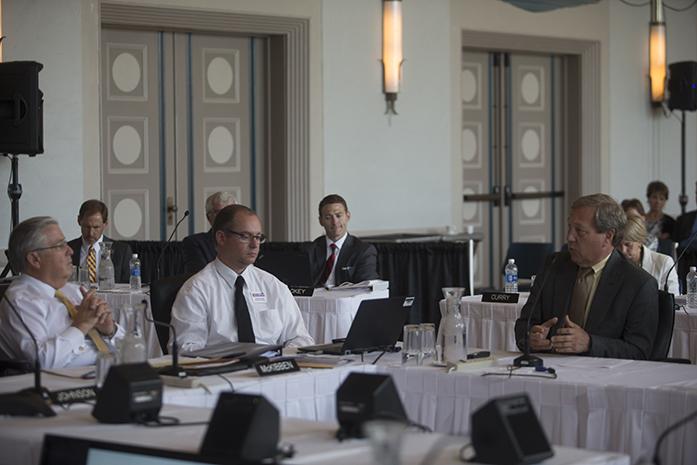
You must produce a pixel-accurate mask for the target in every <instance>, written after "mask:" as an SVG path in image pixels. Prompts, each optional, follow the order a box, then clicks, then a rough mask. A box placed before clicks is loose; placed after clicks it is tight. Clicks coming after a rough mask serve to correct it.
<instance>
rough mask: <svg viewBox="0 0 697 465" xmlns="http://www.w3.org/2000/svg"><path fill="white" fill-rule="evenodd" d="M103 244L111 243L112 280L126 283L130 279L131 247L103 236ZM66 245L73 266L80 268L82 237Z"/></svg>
mask: <svg viewBox="0 0 697 465" xmlns="http://www.w3.org/2000/svg"><path fill="white" fill-rule="evenodd" d="M102 241H103V242H111V243H112V246H111V261H112V262H113V263H114V280H115V281H116V282H117V283H128V282H129V281H130V278H131V270H130V267H129V262H130V261H131V256H132V255H133V251H132V250H131V246H130V245H128V244H126V243H125V242H119V241H115V240H113V239H110V238H108V237H106V236H104V239H102ZM68 245H69V246H70V248H71V249H73V265H76V266H80V249H81V248H82V237H78V238H77V239H73V240H72V241H70V242H68Z"/></svg>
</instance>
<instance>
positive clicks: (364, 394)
mask: <svg viewBox="0 0 697 465" xmlns="http://www.w3.org/2000/svg"><path fill="white" fill-rule="evenodd" d="M336 418H337V420H338V421H339V431H338V432H337V437H338V438H339V439H344V438H362V437H363V424H364V423H365V422H366V421H370V420H377V419H383V420H395V421H401V422H404V423H408V422H409V419H408V418H407V413H406V411H405V410H404V405H402V400H401V399H400V397H399V393H398V392H397V388H396V387H395V384H394V381H393V380H392V377H391V376H390V375H375V374H367V373H350V374H349V375H348V376H347V377H346V379H345V380H344V382H343V383H341V386H339V389H338V390H337V391H336Z"/></svg>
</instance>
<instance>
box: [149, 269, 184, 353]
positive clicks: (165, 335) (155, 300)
mask: <svg viewBox="0 0 697 465" xmlns="http://www.w3.org/2000/svg"><path fill="white" fill-rule="evenodd" d="M190 277H191V274H190V273H187V274H180V275H176V276H168V277H166V278H162V279H158V280H157V281H155V282H153V283H152V284H151V285H150V305H151V307H152V316H153V318H154V319H155V320H157V321H161V322H163V323H169V322H170V320H171V319H172V304H174V299H175V298H176V297H177V292H179V289H180V288H181V287H182V285H183V284H184V283H185V282H186V280H187V279H189V278H190ZM155 330H156V331H157V339H158V340H159V341H160V347H162V352H163V353H165V354H166V353H168V351H167V342H168V341H169V330H168V329H167V328H163V327H161V326H157V325H156V326H155Z"/></svg>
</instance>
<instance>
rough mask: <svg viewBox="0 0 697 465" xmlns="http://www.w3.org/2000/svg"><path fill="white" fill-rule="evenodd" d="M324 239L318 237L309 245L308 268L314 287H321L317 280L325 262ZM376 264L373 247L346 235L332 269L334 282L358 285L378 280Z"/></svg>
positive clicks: (376, 256) (325, 249) (325, 248)
mask: <svg viewBox="0 0 697 465" xmlns="http://www.w3.org/2000/svg"><path fill="white" fill-rule="evenodd" d="M325 237H326V236H320V237H318V238H317V239H315V240H314V241H312V244H311V245H310V250H309V255H310V266H311V269H312V276H313V277H314V280H315V286H319V285H321V283H320V282H319V280H320V278H321V277H322V271H324V264H325V263H326V262H327V241H326V239H325ZM377 262H378V252H377V250H375V246H374V245H372V244H368V243H366V242H363V241H362V240H360V239H358V238H357V237H355V236H352V235H350V234H347V235H346V240H345V241H344V244H343V245H342V246H341V250H340V251H339V257H338V258H337V261H336V267H335V268H334V281H335V282H336V284H341V283H344V282H346V281H348V282H352V283H358V282H361V281H366V280H368V279H380V277H379V276H378V272H377Z"/></svg>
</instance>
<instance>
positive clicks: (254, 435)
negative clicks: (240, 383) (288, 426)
mask: <svg viewBox="0 0 697 465" xmlns="http://www.w3.org/2000/svg"><path fill="white" fill-rule="evenodd" d="M280 431H281V426H280V420H279V415H278V410H277V409H276V407H274V406H273V405H271V403H270V402H269V401H268V400H266V398H265V397H264V396H260V395H252V394H237V393H232V392H223V393H221V394H220V396H219V397H218V403H217V404H216V405H215V410H214V411H213V416H212V418H211V421H210V423H209V424H208V430H207V431H206V436H205V437H204V438H203V443H202V444H201V450H200V453H201V455H203V456H206V457H215V458H223V459H229V460H231V461H242V462H259V461H261V460H264V459H268V458H272V457H275V456H276V455H277V454H278V440H279V436H280Z"/></svg>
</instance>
